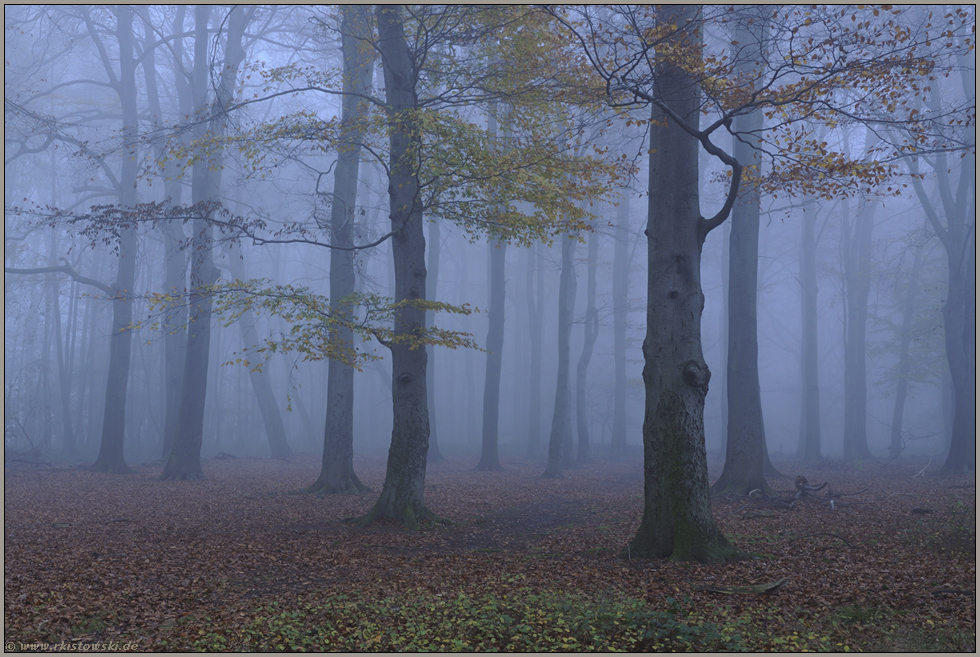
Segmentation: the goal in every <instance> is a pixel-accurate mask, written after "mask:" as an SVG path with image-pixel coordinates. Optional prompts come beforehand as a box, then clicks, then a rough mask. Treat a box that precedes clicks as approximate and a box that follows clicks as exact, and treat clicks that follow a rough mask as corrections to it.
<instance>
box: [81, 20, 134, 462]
mask: <svg viewBox="0 0 980 657" xmlns="http://www.w3.org/2000/svg"><path fill="white" fill-rule="evenodd" d="M116 20H117V35H118V41H119V88H118V91H119V99H120V102H121V105H122V117H123V153H124V156H123V157H122V158H121V161H122V164H121V172H120V176H119V205H120V206H121V207H122V208H129V207H133V206H134V205H136V200H137V199H136V182H137V166H138V162H139V157H138V156H137V153H136V150H137V148H138V147H139V144H138V138H139V135H138V132H139V130H138V121H139V115H138V113H137V107H136V60H135V57H134V54H133V13H132V10H131V9H129V8H128V7H119V8H117V9H116ZM137 248H138V246H137V242H136V229H135V228H133V227H132V226H125V227H122V228H120V230H119V268H118V269H117V270H116V281H115V284H114V285H113V288H114V289H115V293H114V296H113V300H112V334H111V337H110V339H109V377H108V379H107V381H106V391H105V410H104V415H103V419H102V444H101V447H100V448H99V456H98V458H97V459H96V460H95V463H94V464H92V470H95V471H97V472H113V473H126V472H132V469H131V468H130V467H129V466H127V465H126V460H125V458H124V457H123V443H124V440H125V434H126V392H127V388H128V387H129V363H130V359H131V355H132V350H133V333H132V331H131V330H130V327H131V325H132V323H133V298H132V293H133V286H134V285H135V284H136V253H137Z"/></svg>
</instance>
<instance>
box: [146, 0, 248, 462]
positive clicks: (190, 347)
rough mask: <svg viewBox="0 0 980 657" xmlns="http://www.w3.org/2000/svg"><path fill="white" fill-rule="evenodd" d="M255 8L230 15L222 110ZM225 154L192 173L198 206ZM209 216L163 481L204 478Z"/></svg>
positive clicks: (197, 258)
mask: <svg viewBox="0 0 980 657" xmlns="http://www.w3.org/2000/svg"><path fill="white" fill-rule="evenodd" d="M250 13H251V10H250V9H245V8H243V7H233V8H232V9H231V10H230V12H229V16H228V27H227V30H228V35H227V37H226V40H225V56H224V62H223V67H222V70H221V76H220V78H219V83H218V88H217V94H216V98H215V105H216V106H217V107H219V108H224V107H228V106H229V105H230V104H231V98H232V93H233V91H234V88H235V83H236V80H237V76H238V67H239V66H240V65H241V63H242V61H243V60H244V58H245V53H244V51H243V49H242V40H243V38H244V34H245V29H246V27H247V26H248V22H249V18H248V16H249V15H250ZM194 16H195V17H194V73H193V95H194V107H195V108H196V109H197V110H198V111H200V112H201V113H202V115H203V114H205V113H206V112H207V111H208V108H207V103H206V101H207V82H208V71H209V66H208V61H209V60H208V56H207V55H208V19H209V16H210V6H208V5H198V6H197V7H195V15H194ZM205 125H206V124H204V123H201V124H199V126H198V127H197V128H195V130H194V136H195V141H197V142H198V143H199V144H201V146H202V147H203V143H202V142H203V140H204V139H205V137H206V135H207V133H206V132H205ZM226 126H227V118H226V117H225V116H224V115H223V113H220V114H219V116H218V118H216V119H214V120H212V121H210V125H209V128H210V132H211V133H212V135H213V138H214V139H219V140H220V138H221V137H222V136H223V135H224V134H225V131H226ZM222 159H223V156H222V153H221V150H220V148H219V149H216V150H215V152H214V153H213V154H211V155H210V156H207V157H202V158H201V159H199V160H198V161H196V162H195V163H194V167H193V172H192V174H191V200H192V202H193V203H194V204H195V205H197V204H199V203H203V202H205V201H213V200H217V199H218V196H219V193H220V189H221V170H222ZM210 220H211V217H209V216H204V215H201V216H199V217H197V218H195V219H194V224H193V230H194V235H193V238H192V245H193V249H194V251H193V255H192V257H191V291H190V295H189V297H188V308H189V313H190V314H189V318H188V328H187V348H186V351H185V352H184V372H183V375H184V381H183V384H182V386H181V401H180V418H179V420H178V425H177V435H176V436H175V438H174V443H173V447H172V449H171V451H170V456H169V459H168V461H167V464H166V465H165V466H164V468H163V472H162V473H161V475H160V478H161V479H164V480H173V481H183V480H194V479H203V478H204V472H203V470H202V469H201V446H202V444H203V441H204V410H205V405H206V401H207V388H208V368H209V361H210V353H211V292H210V290H209V287H210V286H212V285H214V283H215V282H217V280H218V270H217V269H216V268H215V266H214V262H213V257H212V252H211V249H212V246H213V239H212V234H213V232H214V228H213V224H212V223H211V221H210Z"/></svg>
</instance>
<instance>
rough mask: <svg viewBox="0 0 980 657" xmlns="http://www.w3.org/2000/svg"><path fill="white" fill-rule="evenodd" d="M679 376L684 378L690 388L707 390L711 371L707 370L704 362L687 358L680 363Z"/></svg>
mask: <svg viewBox="0 0 980 657" xmlns="http://www.w3.org/2000/svg"><path fill="white" fill-rule="evenodd" d="M681 378H683V379H684V383H686V384H687V385H689V386H691V387H692V388H699V389H703V390H704V391H705V392H707V391H708V381H709V380H710V379H711V371H710V370H708V366H707V365H705V364H704V363H699V362H698V361H696V360H689V361H687V362H686V363H684V364H683V365H681Z"/></svg>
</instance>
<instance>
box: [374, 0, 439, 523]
mask: <svg viewBox="0 0 980 657" xmlns="http://www.w3.org/2000/svg"><path fill="white" fill-rule="evenodd" d="M375 16H376V18H377V22H378V43H377V47H378V51H379V52H380V54H381V60H382V64H383V66H384V77H385V99H386V103H387V108H386V109H387V113H388V129H389V153H390V162H389V165H388V197H389V203H390V216H391V229H392V232H393V233H394V235H393V237H392V242H391V244H392V254H393V257H394V270H395V303H399V302H407V305H404V306H402V307H401V308H399V309H398V310H397V311H396V312H395V321H394V333H395V336H394V341H393V342H392V343H391V367H392V372H391V399H392V403H391V406H392V422H393V428H392V432H391V447H390V448H389V450H388V465H387V470H386V472H385V481H384V486H383V488H382V489H381V495H380V497H379V498H378V501H377V502H375V504H374V506H373V507H372V508H371V510H370V511H368V513H367V514H366V515H364V516H363V517H361V518H360V519H359V523H360V524H362V525H364V524H368V523H371V522H373V521H375V520H381V519H384V518H393V519H398V520H400V521H401V522H402V523H404V524H405V526H407V527H409V528H411V529H415V528H418V526H419V523H420V522H423V521H431V520H435V519H436V518H435V516H434V515H433V514H432V512H431V511H429V510H428V509H427V508H426V506H425V501H424V488H425V466H426V456H427V453H428V451H429V412H428V406H427V404H426V386H425V370H426V353H425V349H424V348H421V345H419V344H417V343H416V342H415V340H417V337H416V336H417V335H418V334H419V333H420V332H421V331H422V330H423V329H424V327H425V311H424V310H423V309H421V308H417V307H415V306H412V305H411V302H413V301H415V300H421V299H423V298H424V296H425V279H426V270H425V235H424V234H423V232H422V210H421V208H420V207H419V205H418V201H419V199H418V194H419V179H418V170H417V168H416V167H417V162H418V157H419V152H418V151H419V149H420V148H421V144H420V143H419V139H418V134H419V131H418V129H417V127H416V125H415V116H414V112H415V110H416V109H417V107H418V98H417V96H416V92H415V85H416V83H417V80H416V78H415V76H414V70H413V62H412V56H411V53H410V52H409V49H408V43H407V42H406V39H405V31H404V25H403V22H402V16H401V8H400V7H397V6H393V5H379V6H378V7H377V9H376V11H375Z"/></svg>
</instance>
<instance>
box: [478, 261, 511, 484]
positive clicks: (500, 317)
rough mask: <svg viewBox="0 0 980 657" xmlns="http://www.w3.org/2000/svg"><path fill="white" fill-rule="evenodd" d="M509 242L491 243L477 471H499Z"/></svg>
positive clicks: (500, 467) (501, 468) (500, 469)
mask: <svg viewBox="0 0 980 657" xmlns="http://www.w3.org/2000/svg"><path fill="white" fill-rule="evenodd" d="M506 255H507V242H504V241H500V242H497V241H491V242H490V309H489V314H490V329H489V331H488V332H487V368H486V378H485V382H484V386H483V441H482V444H481V451H480V462H479V463H477V466H476V469H477V470H482V471H487V472H499V471H502V470H503V469H504V468H503V466H501V465H500V455H499V437H498V435H497V428H498V424H499V420H500V370H501V367H502V365H503V350H504V295H505V290H504V286H505V282H504V270H505V260H506Z"/></svg>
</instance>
